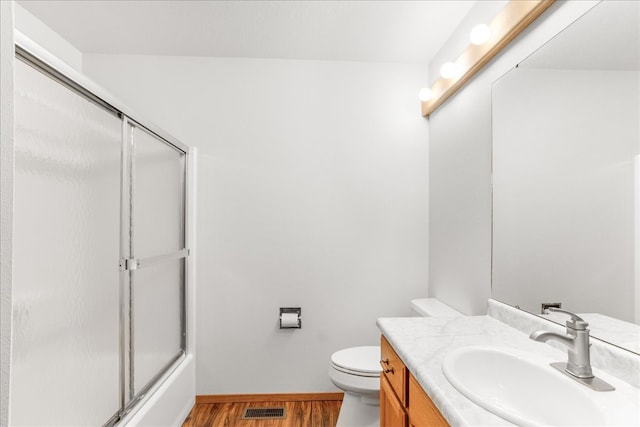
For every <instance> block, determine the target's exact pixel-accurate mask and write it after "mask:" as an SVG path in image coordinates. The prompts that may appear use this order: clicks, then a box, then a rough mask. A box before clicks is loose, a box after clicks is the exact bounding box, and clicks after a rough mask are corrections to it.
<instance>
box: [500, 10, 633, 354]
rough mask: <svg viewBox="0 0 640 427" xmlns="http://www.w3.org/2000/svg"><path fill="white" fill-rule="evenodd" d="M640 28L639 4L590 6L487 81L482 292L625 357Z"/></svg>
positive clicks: (629, 340) (629, 339) (629, 331)
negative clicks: (487, 289) (487, 275)
mask: <svg viewBox="0 0 640 427" xmlns="http://www.w3.org/2000/svg"><path fill="white" fill-rule="evenodd" d="M639 28H640V9H639V2H635V1H633V2H629V1H604V2H601V3H599V4H597V5H596V6H595V7H594V8H592V9H591V10H590V11H589V12H587V13H586V14H585V15H583V16H582V17H581V18H580V19H578V20H577V21H576V22H575V23H574V24H572V25H571V26H569V27H568V28H567V29H566V30H564V31H563V32H562V33H560V34H558V35H557V36H556V37H555V38H554V39H553V40H551V41H550V42H549V43H547V44H546V45H544V46H543V47H542V48H540V49H539V50H538V51H536V52H535V53H534V54H533V55H531V56H530V57H529V58H527V59H526V60H524V61H523V62H521V63H520V64H518V65H517V66H516V68H514V69H513V70H511V71H510V72H509V73H507V74H506V75H504V76H503V77H502V78H501V79H499V80H498V81H497V82H495V83H494V85H493V88H492V110H493V111H492V120H493V123H492V124H493V261H492V262H493V265H492V269H493V274H492V297H493V298H495V299H497V300H500V301H503V302H506V303H509V304H512V305H517V306H519V307H520V308H522V309H524V310H527V311H529V312H531V313H534V314H539V315H543V316H545V317H548V318H549V319H550V320H554V321H558V323H563V321H564V319H563V318H562V317H561V316H556V315H553V316H551V315H548V314H545V313H543V311H544V306H543V304H561V305H562V308H564V309H567V310H570V311H573V312H577V313H581V314H582V315H583V317H584V318H585V320H587V321H588V322H589V323H590V329H591V331H592V335H593V336H594V337H598V338H601V339H604V340H607V341H609V342H611V343H613V344H616V345H619V346H621V347H624V348H626V349H628V350H630V351H634V352H636V353H640V327H639V326H637V325H638V324H639V323H640V280H639V275H640V261H639V253H640V252H639V246H640V219H639V217H640V210H639V209H640V156H639V155H638V154H639V152H640V71H639V70H640V67H639V64H640V30H639Z"/></svg>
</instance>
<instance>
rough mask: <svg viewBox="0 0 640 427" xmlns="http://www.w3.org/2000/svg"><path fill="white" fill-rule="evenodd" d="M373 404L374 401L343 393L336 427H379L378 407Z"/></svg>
mask: <svg viewBox="0 0 640 427" xmlns="http://www.w3.org/2000/svg"><path fill="white" fill-rule="evenodd" d="M365 400H366V401H367V402H368V403H365ZM375 403H376V400H374V399H371V398H366V397H365V398H364V399H363V396H357V395H355V394H351V393H349V392H345V393H344V398H343V399H342V406H341V407H340V414H339V415H338V422H337V423H336V427H380V406H379V405H376V404H375Z"/></svg>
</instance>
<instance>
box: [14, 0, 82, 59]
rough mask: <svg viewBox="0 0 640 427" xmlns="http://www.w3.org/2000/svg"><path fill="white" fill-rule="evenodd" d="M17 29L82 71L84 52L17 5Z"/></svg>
mask: <svg viewBox="0 0 640 427" xmlns="http://www.w3.org/2000/svg"><path fill="white" fill-rule="evenodd" d="M15 27H16V29H17V30H18V31H20V32H21V33H23V34H25V35H27V36H28V37H29V38H31V39H32V40H34V41H36V42H37V43H38V44H39V45H40V46H42V47H43V48H44V49H46V50H47V51H49V52H51V53H52V54H53V55H55V56H56V57H57V58H58V59H60V60H61V61H63V62H64V63H66V64H67V65H69V66H70V67H71V68H73V69H74V70H76V71H80V70H81V69H82V52H80V51H79V50H78V49H77V48H76V47H75V46H74V45H72V44H71V43H69V42H68V41H67V40H66V39H64V38H62V37H61V36H60V35H59V34H58V33H56V32H55V31H53V30H52V29H51V28H50V27H49V26H47V25H46V24H45V23H44V22H42V21H41V20H40V19H38V18H36V17H35V16H34V15H33V14H31V12H29V11H28V10H26V9H25V8H24V7H22V6H20V5H19V4H17V3H15Z"/></svg>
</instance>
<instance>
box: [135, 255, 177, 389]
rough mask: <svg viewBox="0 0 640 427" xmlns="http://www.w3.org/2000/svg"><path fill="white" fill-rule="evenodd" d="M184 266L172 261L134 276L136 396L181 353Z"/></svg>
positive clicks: (139, 271)
mask: <svg viewBox="0 0 640 427" xmlns="http://www.w3.org/2000/svg"><path fill="white" fill-rule="evenodd" d="M183 263H184V261H183V260H182V259H180V260H172V261H170V262H166V263H162V264H158V265H156V266H153V267H149V268H145V269H141V270H136V271H134V272H133V273H132V289H133V291H132V294H133V301H132V306H133V307H132V308H133V310H132V322H133V378H134V380H133V384H134V391H135V393H136V394H137V393H138V392H139V391H140V390H141V389H142V388H143V387H144V386H145V385H147V384H148V383H149V381H151V380H152V379H153V377H154V376H155V375H157V374H158V373H160V372H161V371H162V369H163V368H165V367H166V365H167V364H168V363H170V362H171V361H172V360H173V359H174V358H175V357H176V356H177V355H178V353H179V352H180V350H181V345H182V332H181V331H182V310H181V306H182V278H183V275H184V273H183Z"/></svg>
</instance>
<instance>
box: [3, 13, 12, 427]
mask: <svg viewBox="0 0 640 427" xmlns="http://www.w3.org/2000/svg"><path fill="white" fill-rule="evenodd" d="M13 64H14V51H13V2H9V1H0V93H2V97H1V98H0V425H2V426H6V425H8V423H9V372H10V368H11V280H12V261H13V248H12V245H13V229H12V226H13Z"/></svg>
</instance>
